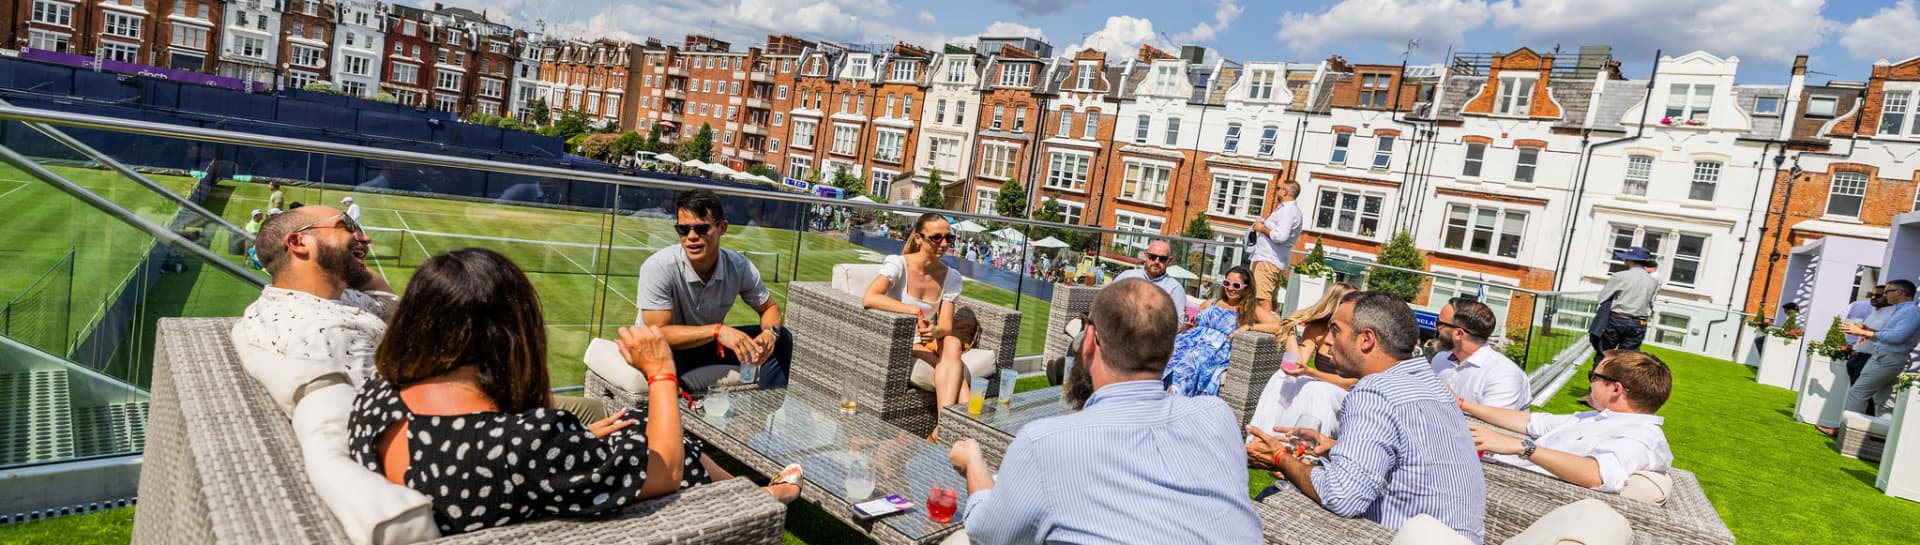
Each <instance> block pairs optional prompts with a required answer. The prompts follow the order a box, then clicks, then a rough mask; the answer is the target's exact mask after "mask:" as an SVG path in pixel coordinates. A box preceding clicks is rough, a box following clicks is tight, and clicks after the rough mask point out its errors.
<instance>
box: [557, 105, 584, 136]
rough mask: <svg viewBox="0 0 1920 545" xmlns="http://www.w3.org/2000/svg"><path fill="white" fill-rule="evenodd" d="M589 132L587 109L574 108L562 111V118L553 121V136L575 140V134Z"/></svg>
mask: <svg viewBox="0 0 1920 545" xmlns="http://www.w3.org/2000/svg"><path fill="white" fill-rule="evenodd" d="M586 133H587V111H586V110H581V109H577V108H576V109H572V110H567V111H564V112H560V119H559V120H558V121H554V122H553V134H552V135H551V136H553V137H554V138H559V139H561V140H568V141H571V140H573V137H574V136H575V135H580V134H586Z"/></svg>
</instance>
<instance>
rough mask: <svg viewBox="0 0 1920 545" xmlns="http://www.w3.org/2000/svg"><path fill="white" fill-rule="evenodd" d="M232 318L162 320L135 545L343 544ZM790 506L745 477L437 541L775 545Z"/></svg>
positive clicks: (284, 418) (528, 544)
mask: <svg viewBox="0 0 1920 545" xmlns="http://www.w3.org/2000/svg"><path fill="white" fill-rule="evenodd" d="M233 322H234V319H233V318H168V319H162V320H161V321H160V324H159V329H158V335H156V338H157V343H156V344H157V345H158V346H157V347H156V349H155V350H154V367H153V391H152V396H153V397H152V400H153V401H152V406H151V413H150V416H149V422H148V427H149V430H150V431H149V433H148V435H147V444H146V452H145V461H144V464H143V468H142V470H141V474H140V509H139V510H138V511H137V512H136V513H135V515H134V517H135V518H134V526H133V542H134V543H160V544H173V543H179V544H196V545H197V544H207V543H230V544H254V543H338V544H344V543H349V542H350V541H349V539H348V536H347V535H346V532H345V531H344V530H343V529H342V528H341V526H340V524H339V523H338V522H336V521H335V519H334V517H333V514H332V513H331V512H329V511H328V509H327V507H326V506H325V505H323V504H322V503H321V502H320V499H319V498H318V497H317V496H316V495H315V493H314V489H313V485H312V483H311V482H310V481H309V480H308V479H307V475H306V472H305V470H304V466H303V464H302V460H301V454H300V447H299V444H298V442H297V440H296V439H295V438H294V435H293V428H292V426H291V424H290V423H289V422H288V421H287V416H286V415H285V414H284V413H282V412H281V411H280V409H279V408H278V407H277V406H275V404H274V402H273V400H272V399H271V398H270V397H269V396H268V394H267V392H266V390H265V389H264V388H262V387H261V386H260V385H259V384H258V383H257V382H255V381H254V380H253V379H252V377H250V376H249V375H247V373H246V372H245V371H244V370H242V369H241V366H240V361H239V357H238V355H237V354H236V353H235V352H234V350H233V344H232V342H231V341H230V340H229V336H228V332H229V331H231V329H232V327H233ZM785 516H786V506H785V505H782V504H780V503H779V502H776V501H773V499H772V498H771V497H769V496H767V494H766V493H764V492H762V491H760V489H759V488H758V487H756V486H754V485H753V483H751V482H749V481H747V480H746V479H731V480H727V481H722V482H718V483H713V484H710V485H704V486H699V487H695V488H692V489H689V490H686V491H683V492H680V493H678V494H674V495H671V496H667V497H664V498H660V499H657V500H653V501H648V502H644V503H641V504H638V505H636V506H634V507H632V508H629V509H627V510H626V511H624V512H622V513H620V514H618V515H615V516H611V517H604V518H591V519H589V518H567V519H553V520H548V521H543V522H536V523H528V524H520V525H514V526H507V527H501V528H495V529H489V530H483V531H478V532H472V533H467V534H461V535H457V536H452V537H447V538H442V539H439V540H436V541H434V543H511V544H514V545H532V544H538V543H566V544H572V543H675V544H685V543H700V544H775V543H779V542H780V536H781V525H782V523H783V522H784V521H785Z"/></svg>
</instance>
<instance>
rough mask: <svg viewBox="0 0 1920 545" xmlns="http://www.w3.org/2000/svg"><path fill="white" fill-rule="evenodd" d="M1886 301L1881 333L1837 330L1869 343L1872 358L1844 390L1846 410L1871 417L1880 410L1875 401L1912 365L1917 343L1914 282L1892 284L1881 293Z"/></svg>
mask: <svg viewBox="0 0 1920 545" xmlns="http://www.w3.org/2000/svg"><path fill="white" fill-rule="evenodd" d="M1881 294H1882V295H1881V297H1883V298H1885V299H1886V301H1887V308H1889V309H1892V310H1890V311H1888V314H1887V321H1886V324H1885V325H1884V326H1883V327H1881V328H1880V329H1868V328H1867V327H1866V326H1863V325H1860V324H1857V323H1853V322H1842V323H1841V324H1840V330H1841V331H1843V332H1845V333H1846V334H1848V335H1859V336H1860V337H1861V338H1863V339H1866V340H1868V341H1871V342H1872V347H1873V356H1871V357H1869V358H1868V359H1867V364H1866V367H1865V368H1864V369H1861V370H1860V380H1859V381H1856V382H1854V383H1853V388H1852V389H1849V390H1847V410H1849V411H1853V412H1856V413H1860V414H1864V415H1867V416H1873V415H1874V413H1876V412H1878V409H1879V408H1880V407H1879V406H1878V405H1879V404H1878V403H1875V402H1874V400H1875V399H1876V398H1877V397H1878V396H1879V395H1880V393H1882V392H1886V391H1888V390H1889V389H1891V388H1893V382H1894V380H1895V379H1897V378H1899V377H1900V373H1902V372H1905V371H1906V370H1907V366H1909V365H1911V364H1912V354H1913V347H1914V345H1915V344H1916V343H1920V308H1916V307H1915V306H1914V303H1913V282H1912V281H1910V280H1905V279H1901V280H1894V281H1892V282H1887V286H1886V288H1885V289H1883V290H1881Z"/></svg>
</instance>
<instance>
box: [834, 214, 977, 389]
mask: <svg viewBox="0 0 1920 545" xmlns="http://www.w3.org/2000/svg"><path fill="white" fill-rule="evenodd" d="M956 240H957V237H955V236H954V234H953V229H952V227H951V226H949V225H948V224H947V219H946V218H944V217H941V216H940V215H939V214H935V213H932V212H928V213H926V214H921V215H920V218H919V219H917V220H914V222H913V230H912V231H911V232H909V233H908V234H907V245H906V248H905V249H904V250H902V251H901V255H896V256H887V258H886V260H885V261H883V262H881V264H880V274H879V275H877V276H875V277H874V278H873V283H872V284H869V285H868V286H867V294H866V296H865V297H864V298H862V299H861V301H860V302H861V304H862V305H863V306H865V307H866V308H869V309H873V310H880V311H885V312H897V313H900V314H911V315H914V316H916V317H918V318H919V322H920V328H919V337H918V338H916V339H915V341H914V347H913V355H914V357H916V358H919V359H920V363H918V364H916V367H919V366H929V367H931V368H932V377H933V380H932V382H933V393H934V398H935V399H936V400H937V401H938V403H939V405H938V406H940V407H946V406H948V405H953V404H955V403H959V402H961V401H962V400H965V399H967V394H968V391H967V390H968V386H967V376H968V374H969V373H968V372H967V369H966V367H965V364H963V363H962V362H961V361H960V355H961V354H962V353H965V352H966V351H967V349H968V348H971V347H972V346H973V341H974V334H975V333H976V332H977V331H978V330H979V327H980V323H979V321H977V320H974V319H972V318H960V319H956V318H955V317H954V312H955V308H954V300H955V299H958V298H959V297H960V285H961V280H962V278H961V276H960V272H959V271H955V270H952V269H950V268H948V267H947V264H946V263H945V262H943V261H941V258H942V257H945V256H946V255H947V252H948V251H950V250H951V249H952V248H953V244H954V242H955V241H956ZM915 371H916V372H915V374H916V375H919V374H922V373H921V372H920V371H922V370H921V369H916V370H915Z"/></svg>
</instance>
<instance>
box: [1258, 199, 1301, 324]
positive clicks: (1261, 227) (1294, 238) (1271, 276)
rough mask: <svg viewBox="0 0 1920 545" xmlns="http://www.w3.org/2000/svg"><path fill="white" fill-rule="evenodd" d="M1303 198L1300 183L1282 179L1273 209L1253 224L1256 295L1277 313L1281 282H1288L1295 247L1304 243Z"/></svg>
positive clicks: (1262, 302) (1278, 310) (1260, 301)
mask: <svg viewBox="0 0 1920 545" xmlns="http://www.w3.org/2000/svg"><path fill="white" fill-rule="evenodd" d="M1299 197H1300V183H1299V182H1295V181H1293V180H1285V181H1282V182H1280V190H1279V191H1276V192H1275V194H1274V205H1273V211H1272V212H1271V213H1269V214H1267V218H1266V219H1264V220H1261V221H1260V222H1259V223H1255V224H1253V231H1254V233H1255V235H1254V239H1253V241H1252V242H1253V298H1254V299H1255V300H1257V301H1259V304H1261V305H1265V306H1266V307H1267V309H1269V310H1272V311H1274V312H1275V313H1278V312H1280V308H1279V307H1278V306H1276V303H1275V301H1276V300H1277V299H1279V294H1280V285H1281V284H1283V283H1285V282H1286V279H1287V276H1288V270H1289V268H1288V264H1289V263H1291V262H1292V261H1293V246H1294V245H1295V244H1297V243H1299V242H1300V230H1301V229H1303V228H1305V227H1306V221H1305V217H1304V216H1301V215H1300V205H1298V204H1296V203H1294V199H1297V198H1299Z"/></svg>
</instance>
